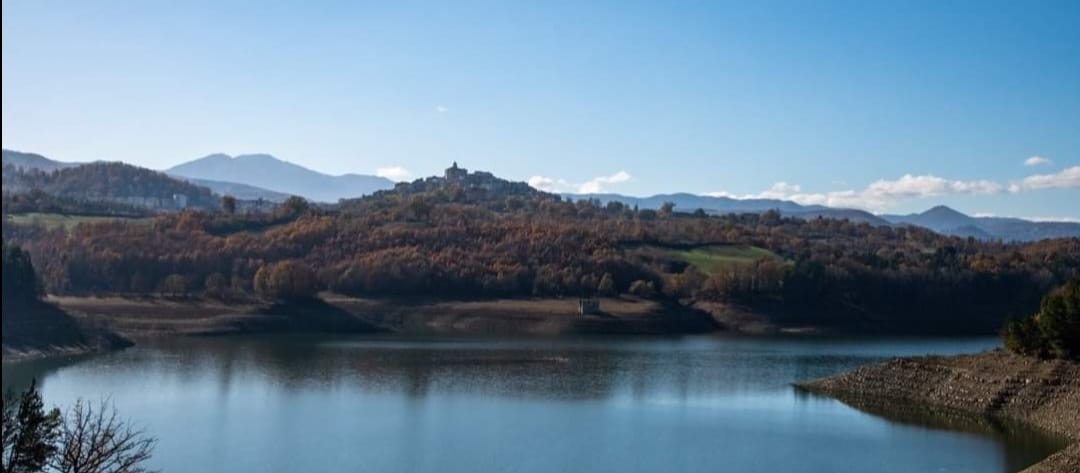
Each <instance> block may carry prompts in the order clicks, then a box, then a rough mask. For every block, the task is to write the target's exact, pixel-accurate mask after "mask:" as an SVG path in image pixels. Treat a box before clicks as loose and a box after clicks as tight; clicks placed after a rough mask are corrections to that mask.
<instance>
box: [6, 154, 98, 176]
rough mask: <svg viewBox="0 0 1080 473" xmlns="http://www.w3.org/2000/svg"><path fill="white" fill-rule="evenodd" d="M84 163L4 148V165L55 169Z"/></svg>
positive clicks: (45, 169)
mask: <svg viewBox="0 0 1080 473" xmlns="http://www.w3.org/2000/svg"><path fill="white" fill-rule="evenodd" d="M80 164H83V163H65V162H61V161H53V160H51V159H49V158H46V157H45V156H42V155H40V154H35V153H23V152H22V151H13V150H10V149H5V150H3V165H4V166H9V165H10V166H15V167H17V168H22V169H40V170H42V171H55V170H57V169H64V168H69V167H74V166H78V165H80Z"/></svg>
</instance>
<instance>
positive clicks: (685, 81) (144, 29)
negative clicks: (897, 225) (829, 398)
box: [2, 0, 1080, 219]
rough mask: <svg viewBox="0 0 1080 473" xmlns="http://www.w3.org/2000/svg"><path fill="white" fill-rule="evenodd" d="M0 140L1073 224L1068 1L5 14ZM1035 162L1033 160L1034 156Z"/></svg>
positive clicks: (193, 4)
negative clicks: (477, 173) (946, 208)
mask: <svg viewBox="0 0 1080 473" xmlns="http://www.w3.org/2000/svg"><path fill="white" fill-rule="evenodd" d="M2 17H3V81H2V85H3V101H2V103H3V146H4V147H5V148H12V149H17V150H23V151H32V152H37V153H42V154H45V155H46V156H49V157H52V158H54V159H61V160H68V161H83V160H94V159H107V160H122V161H127V162H131V163H135V164H139V165H143V166H147V167H151V168H157V169H162V168H166V167H169V166H171V165H173V164H177V163H180V162H183V161H186V160H190V159H193V158H196V157H200V156H203V155H206V154H210V153H215V152H224V153H228V154H243V153H257V152H258V153H270V154H273V155H275V156H277V157H279V158H282V159H286V160H289V161H292V162H296V163H298V164H301V165H304V166H307V167H311V168H313V169H316V170H319V171H323V172H328V173H334V174H340V173H346V172H358V173H375V172H377V171H378V170H380V169H381V172H382V173H383V174H387V175H391V176H396V177H408V176H412V177H419V176H424V175H430V174H435V173H439V172H441V170H442V168H444V167H446V166H447V165H448V164H449V163H450V162H451V161H453V160H457V161H458V162H459V163H461V165H462V166H465V167H468V168H470V169H474V168H475V169H485V170H490V171H492V172H494V173H496V174H497V175H500V176H504V177H507V178H512V179H516V180H530V179H531V181H532V182H533V183H534V184H536V185H540V186H544V187H546V188H549V189H557V190H586V191H596V190H599V191H611V192H620V193H626V194H634V195H645V194H654V193H661V192H675V191H686V192H694V193H716V194H724V195H735V196H746V195H761V196H769V197H784V198H792V199H795V200H796V201H799V202H804V203H831V204H834V205H845V206H857V207H862V208H868V209H871V210H874V211H878V212H881V211H888V212H909V211H916V210H923V209H925V208H926V207H928V206H930V205H933V204H937V203H945V204H948V205H952V206H954V207H956V208H958V209H960V210H963V211H965V212H969V213H973V214H974V213H992V214H997V215H1017V216H1026V217H1068V218H1073V219H1080V2H1078V1H1075V0H1069V1H1060V2H1052V1H1024V2H1017V1H1010V2H992V1H987V0H980V1H976V2H957V1H949V2H940V1H932V2H915V1H852V2H806V1H799V2H760V1H754V2H750V1H739V2H730V3H728V2H692V3H676V2H650V3H639V2H629V1H616V2H610V3H607V2H586V1H572V2H566V3H556V2H550V1H544V2H518V1H509V2H508V1H502V2H490V3H472V2H463V1H452V2H418V3H411V2H373V3H371V4H365V3H361V2H316V1H303V2H301V1H296V2H270V1H263V2H254V1H252V2H232V1H222V0H216V1H210V2H197V1H183V2H176V1H153V0H138V1H135V0H133V1H125V2H116V1H105V0H92V1H66V2H56V1H43V0H26V1H7V0H4V2H3V15H2ZM1033 157H1038V159H1035V158H1033Z"/></svg>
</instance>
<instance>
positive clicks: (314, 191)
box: [165, 154, 394, 202]
mask: <svg viewBox="0 0 1080 473" xmlns="http://www.w3.org/2000/svg"><path fill="white" fill-rule="evenodd" d="M165 172H167V173H168V174H171V175H174V176H180V177H184V178H190V179H203V180H212V181H224V182H230V183H237V184H245V185H248V186H254V187H258V188H261V189H267V190H271V191H274V192H277V193H280V194H286V195H298V196H301V197H304V198H306V199H308V200H313V201H317V202H337V201H338V200H339V199H348V198H355V197H361V196H364V195H369V194H372V193H374V192H375V191H379V190H385V189H391V188H393V187H394V182H393V181H391V180H389V179H386V178H383V177H377V176H369V175H363V174H344V175H341V176H332V175H329V174H323V173H320V172H316V171H312V170H310V169H308V168H305V167H303V166H300V165H297V164H293V163H290V162H288V161H283V160H281V159H278V158H275V157H273V156H271V155H268V154H247V155H240V156H235V157H233V156H229V155H226V154H212V155H209V156H206V157H203V158H199V159H196V160H194V161H189V162H186V163H183V164H179V165H177V166H173V167H172V168H169V169H168V170H166V171H165Z"/></svg>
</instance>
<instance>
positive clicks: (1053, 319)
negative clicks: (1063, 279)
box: [1002, 278, 1080, 359]
mask: <svg viewBox="0 0 1080 473" xmlns="http://www.w3.org/2000/svg"><path fill="white" fill-rule="evenodd" d="M1002 337H1003V338H1004V341H1005V347H1006V348H1008V349H1009V350H1011V351H1013V352H1016V353H1020V354H1023V355H1031V356H1038V357H1054V358H1072V359H1080V278H1073V279H1072V280H1070V281H1069V282H1068V283H1067V284H1065V285H1064V286H1062V287H1060V288H1057V289H1055V290H1054V291H1053V292H1051V293H1050V294H1047V295H1046V296H1045V297H1043V299H1042V303H1041V304H1040V306H1039V311H1038V312H1036V313H1034V314H1031V315H1028V316H1025V317H1021V318H1016V319H1012V320H1010V321H1009V323H1008V324H1007V325H1006V326H1005V329H1004V330H1003V331H1002Z"/></svg>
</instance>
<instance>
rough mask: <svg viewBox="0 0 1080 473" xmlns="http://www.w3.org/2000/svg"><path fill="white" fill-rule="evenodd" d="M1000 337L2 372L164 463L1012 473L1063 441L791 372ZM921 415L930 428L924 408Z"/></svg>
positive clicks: (320, 346) (186, 346) (136, 356)
mask: <svg viewBox="0 0 1080 473" xmlns="http://www.w3.org/2000/svg"><path fill="white" fill-rule="evenodd" d="M995 345H997V340H995V339H993V338H985V339H984V338H979V339H889V340H866V339H862V340H805V339H795V340H791V339H746V338H738V339H736V338H723V337H715V336H695V337H673V338H621V337H620V338H616V337H598V338H560V339H501V338H500V339H489V338H443V337H438V338H416V337H409V338H403V337H400V336H388V335H378V336H350V337H327V336H295V335H294V336H257V337H230V338H193V339H178V340H169V341H160V342H147V343H142V344H140V345H139V346H137V347H135V348H132V349H129V350H125V351H122V352H117V353H111V354H106V355H100V356H94V357H83V358H79V359H71V360H59V361H48V362H35V363H24V364H17V365H8V364H5V365H4V367H3V380H4V384H5V386H15V387H17V386H21V385H25V383H27V382H28V380H29V379H30V377H32V376H36V377H38V378H39V380H40V382H41V385H42V390H43V393H44V397H45V400H46V403H49V404H58V405H61V406H65V405H69V404H71V403H73V402H74V401H75V399H77V398H79V397H82V398H87V399H91V400H97V399H100V398H106V397H107V398H109V399H111V400H112V401H113V402H114V403H115V404H116V406H117V407H118V409H120V411H121V414H122V415H123V416H124V417H127V418H129V419H130V420H131V421H133V422H134V423H136V424H138V425H141V426H143V427H145V429H146V430H147V431H148V432H150V433H152V434H153V435H155V436H156V437H158V439H159V444H158V447H157V450H156V452H155V455H154V459H153V466H155V467H157V468H161V469H163V470H165V471H168V472H180V471H185V472H186V471H198V472H286V471H289V472H293V471H295V472H307V471H351V472H469V473H476V472H537V473H540V472H543V473H549V472H615V471H618V472H658V471H671V472H699V471H700V472H706V471H707V472H718V471H730V472H829V473H835V472H859V473H864V472H871V471H873V472H903V473H912V472H977V473H986V472H1013V471H1017V470H1020V469H1022V468H1023V467H1024V466H1026V465H1028V464H1031V463H1033V462H1035V461H1038V460H1039V459H1041V458H1042V457H1045V456H1046V455H1048V454H1049V453H1051V452H1052V451H1054V450H1056V449H1057V448H1059V447H1060V446H1061V444H1060V443H1059V442H1058V441H1056V440H1054V439H1049V438H1046V437H1044V436H1042V435H1039V434H1036V433H1033V432H1025V431H1023V430H1019V431H1016V430H1012V429H1008V430H1007V431H1008V433H1004V432H1005V431H1003V430H1001V429H995V428H990V427H986V428H982V429H981V430H980V429H974V430H972V429H966V431H963V432H960V431H949V430H942V429H938V428H931V427H927V426H926V425H927V424H926V423H922V421H919V422H916V423H912V422H911V421H910V419H908V420H905V421H898V420H888V419H885V418H882V417H878V416H875V415H871V414H867V413H863V412H860V411H858V410H855V409H853V408H851V407H848V406H846V405H844V404H842V403H840V402H837V401H834V400H831V399H827V398H822V397H817V396H811V395H806V394H802V393H798V392H796V391H795V390H794V389H793V388H792V387H791V385H790V383H792V382H794V381H797V380H804V379H809V378H815V377H819V376H824V375H830V374H834V373H839V372H843V371H845V370H848V369H851V368H853V367H856V366H859V365H862V364H866V363H871V362H874V361H879V360H882V359H885V358H887V357H892V356H898V355H919V354H927V353H941V354H952V353H962V352H976V351H980V350H984V349H987V348H991V347H994V346H995ZM926 422H928V423H930V424H936V423H935V422H934V421H933V419H928V420H926Z"/></svg>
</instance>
